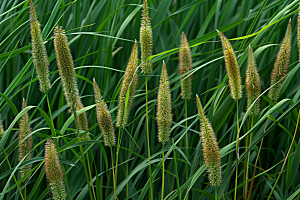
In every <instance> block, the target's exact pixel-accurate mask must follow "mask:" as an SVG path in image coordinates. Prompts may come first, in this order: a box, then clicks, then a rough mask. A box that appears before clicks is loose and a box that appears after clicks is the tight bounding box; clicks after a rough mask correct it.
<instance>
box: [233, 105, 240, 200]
mask: <svg viewBox="0 0 300 200" xmlns="http://www.w3.org/2000/svg"><path fill="white" fill-rule="evenodd" d="M238 102H239V101H238V100H236V126H237V138H236V169H235V187H234V200H236V193H237V187H238V185H237V179H238V164H239V138H240V130H239V129H240V128H239V103H238Z"/></svg>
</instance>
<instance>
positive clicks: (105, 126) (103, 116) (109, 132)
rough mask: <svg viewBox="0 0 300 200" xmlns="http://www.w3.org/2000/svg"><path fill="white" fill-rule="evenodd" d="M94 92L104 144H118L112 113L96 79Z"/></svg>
mask: <svg viewBox="0 0 300 200" xmlns="http://www.w3.org/2000/svg"><path fill="white" fill-rule="evenodd" d="M94 92H95V102H96V110H97V120H98V124H99V128H100V130H101V131H102V133H103V137H104V144H105V145H106V146H109V147H111V146H114V145H115V144H116V141H115V130H114V127H113V124H112V119H111V115H110V113H109V110H108V108H107V105H106V104H105V103H104V101H103V99H102V96H101V92H100V89H99V87H98V85H97V83H96V81H95V79H94Z"/></svg>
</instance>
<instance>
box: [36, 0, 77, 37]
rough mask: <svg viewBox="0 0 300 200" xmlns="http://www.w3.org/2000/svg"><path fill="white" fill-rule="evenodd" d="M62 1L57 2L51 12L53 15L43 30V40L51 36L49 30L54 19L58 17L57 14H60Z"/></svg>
mask: <svg viewBox="0 0 300 200" xmlns="http://www.w3.org/2000/svg"><path fill="white" fill-rule="evenodd" d="M61 1H62V0H58V1H56V4H55V6H54V8H53V9H52V11H51V15H50V17H49V19H48V21H47V23H46V25H45V27H44V28H43V30H42V37H43V38H48V36H49V35H50V31H49V30H50V27H51V26H52V23H53V21H54V18H55V17H57V12H58V9H59V7H60V5H61ZM75 1H76V0H75ZM47 34H48V35H47Z"/></svg>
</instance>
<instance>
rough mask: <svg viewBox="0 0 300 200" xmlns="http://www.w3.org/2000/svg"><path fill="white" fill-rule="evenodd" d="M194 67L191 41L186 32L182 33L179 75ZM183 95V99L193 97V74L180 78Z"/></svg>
mask: <svg viewBox="0 0 300 200" xmlns="http://www.w3.org/2000/svg"><path fill="white" fill-rule="evenodd" d="M192 69H193V68H192V55H191V51H190V46H189V43H188V41H187V39H186V36H185V34H184V32H182V33H181V46H180V49H179V75H182V74H185V73H188V72H189V71H191V70H192ZM180 82H181V97H182V98H183V99H187V100H189V99H191V95H192V75H190V74H186V75H185V76H183V77H182V78H181V79H180Z"/></svg>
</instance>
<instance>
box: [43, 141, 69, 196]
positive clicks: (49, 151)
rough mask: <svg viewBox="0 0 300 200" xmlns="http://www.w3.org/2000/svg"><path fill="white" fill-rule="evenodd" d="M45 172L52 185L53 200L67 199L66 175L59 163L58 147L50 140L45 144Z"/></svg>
mask: <svg viewBox="0 0 300 200" xmlns="http://www.w3.org/2000/svg"><path fill="white" fill-rule="evenodd" d="M45 171H46V177H47V179H48V181H49V183H50V185H51V191H52V194H53V199H65V198H66V192H65V186H64V183H63V176H64V174H63V171H62V168H61V165H60V163H59V159H58V155H57V151H56V147H55V145H54V143H53V140H52V139H50V138H49V139H48V140H47V142H46V144H45Z"/></svg>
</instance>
